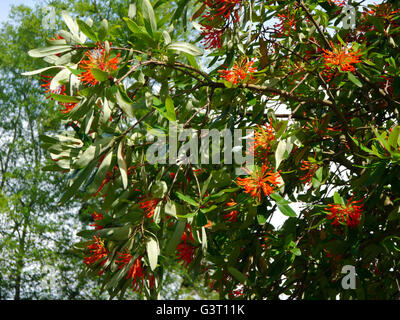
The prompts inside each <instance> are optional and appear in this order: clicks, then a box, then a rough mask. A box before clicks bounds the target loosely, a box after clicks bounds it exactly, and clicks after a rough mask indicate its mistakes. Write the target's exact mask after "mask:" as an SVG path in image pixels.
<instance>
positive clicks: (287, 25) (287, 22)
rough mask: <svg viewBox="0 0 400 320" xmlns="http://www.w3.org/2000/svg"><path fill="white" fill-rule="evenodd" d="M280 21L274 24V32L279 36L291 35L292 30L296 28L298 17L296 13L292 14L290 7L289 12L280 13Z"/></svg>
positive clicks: (278, 15)
mask: <svg viewBox="0 0 400 320" xmlns="http://www.w3.org/2000/svg"><path fill="white" fill-rule="evenodd" d="M277 17H278V19H279V20H280V22H279V23H277V24H275V25H274V32H275V33H276V36H277V37H282V36H285V37H287V36H289V34H290V32H291V31H292V30H296V19H295V15H294V14H293V15H291V14H290V13H289V9H287V13H286V14H285V13H278V14H277Z"/></svg>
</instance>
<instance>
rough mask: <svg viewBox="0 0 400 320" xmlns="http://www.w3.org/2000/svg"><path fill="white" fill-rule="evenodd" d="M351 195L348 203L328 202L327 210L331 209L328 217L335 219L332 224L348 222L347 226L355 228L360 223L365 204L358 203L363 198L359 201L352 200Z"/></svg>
mask: <svg viewBox="0 0 400 320" xmlns="http://www.w3.org/2000/svg"><path fill="white" fill-rule="evenodd" d="M352 200H353V197H351V198H350V199H349V200H348V201H347V204H346V205H345V206H344V205H341V204H328V207H326V208H325V210H327V211H329V213H328V219H330V220H333V221H332V225H334V226H339V225H341V224H347V226H349V227H351V228H354V227H356V226H357V225H358V224H359V223H360V219H361V214H362V212H363V210H362V207H363V206H364V205H363V204H360V205H357V203H360V202H361V201H363V199H361V200H358V201H352Z"/></svg>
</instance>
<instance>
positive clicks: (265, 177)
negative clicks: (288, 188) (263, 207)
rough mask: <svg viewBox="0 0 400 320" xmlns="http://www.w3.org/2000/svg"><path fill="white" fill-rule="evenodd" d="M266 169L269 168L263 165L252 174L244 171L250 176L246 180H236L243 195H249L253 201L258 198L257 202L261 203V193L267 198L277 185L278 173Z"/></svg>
mask: <svg viewBox="0 0 400 320" xmlns="http://www.w3.org/2000/svg"><path fill="white" fill-rule="evenodd" d="M268 169H269V167H268V166H267V165H265V164H264V165H263V166H262V167H261V169H255V170H254V171H253V172H250V171H249V170H248V169H244V170H245V171H247V173H248V174H249V175H251V176H250V177H248V178H237V184H238V185H239V186H241V187H244V189H245V191H244V192H245V193H250V194H251V196H252V197H253V198H254V199H256V198H258V201H259V202H261V195H262V193H263V192H264V195H266V196H269V195H270V194H271V193H273V192H274V191H275V188H276V187H277V186H278V185H279V181H278V178H279V177H280V175H279V172H272V170H268Z"/></svg>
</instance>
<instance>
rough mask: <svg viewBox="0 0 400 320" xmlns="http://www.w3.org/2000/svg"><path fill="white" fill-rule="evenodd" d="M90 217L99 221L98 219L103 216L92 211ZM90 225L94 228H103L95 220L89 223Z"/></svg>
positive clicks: (101, 218)
mask: <svg viewBox="0 0 400 320" xmlns="http://www.w3.org/2000/svg"><path fill="white" fill-rule="evenodd" d="M92 218H93V221H99V220H103V219H104V216H103V215H102V214H101V213H97V212H93V213H92ZM90 226H91V227H94V228H95V230H101V229H103V226H100V225H98V224H97V223H96V222H95V223H93V224H91V225H90Z"/></svg>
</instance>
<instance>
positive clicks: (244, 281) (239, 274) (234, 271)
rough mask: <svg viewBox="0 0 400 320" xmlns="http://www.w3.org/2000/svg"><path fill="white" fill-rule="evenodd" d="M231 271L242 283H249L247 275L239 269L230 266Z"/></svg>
mask: <svg viewBox="0 0 400 320" xmlns="http://www.w3.org/2000/svg"><path fill="white" fill-rule="evenodd" d="M228 271H229V273H230V274H231V275H232V276H233V277H234V278H235V279H236V280H237V281H239V282H240V283H242V284H246V283H247V281H248V280H247V277H246V276H245V275H244V274H243V273H241V272H240V271H239V270H238V269H236V268H234V267H228Z"/></svg>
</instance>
